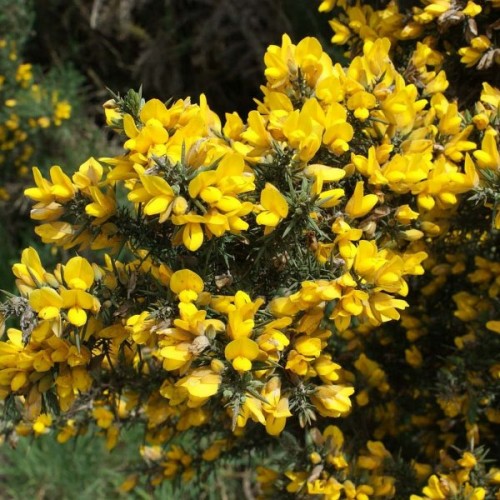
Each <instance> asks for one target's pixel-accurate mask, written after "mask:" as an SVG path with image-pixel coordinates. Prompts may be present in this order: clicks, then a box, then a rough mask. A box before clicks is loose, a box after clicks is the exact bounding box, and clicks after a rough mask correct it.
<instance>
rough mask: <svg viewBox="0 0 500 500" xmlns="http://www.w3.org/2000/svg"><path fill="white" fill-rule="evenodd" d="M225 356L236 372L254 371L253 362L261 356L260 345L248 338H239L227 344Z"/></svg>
mask: <svg viewBox="0 0 500 500" xmlns="http://www.w3.org/2000/svg"><path fill="white" fill-rule="evenodd" d="M224 354H225V356H226V359H227V360H228V361H232V363H233V368H234V369H235V370H236V371H239V372H245V371H248V370H251V369H252V361H254V360H255V359H256V358H257V357H258V355H259V345H258V344H257V343H256V342H255V341H254V340H252V339H249V338H248V337H238V338H237V339H235V340H233V341H231V342H229V344H227V346H226V348H225V351H224Z"/></svg>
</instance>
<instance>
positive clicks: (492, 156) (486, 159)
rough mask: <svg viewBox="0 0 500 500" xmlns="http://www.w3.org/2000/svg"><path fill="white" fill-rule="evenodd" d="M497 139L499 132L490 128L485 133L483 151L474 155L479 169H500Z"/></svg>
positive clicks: (482, 144) (482, 143) (479, 150)
mask: <svg viewBox="0 0 500 500" xmlns="http://www.w3.org/2000/svg"><path fill="white" fill-rule="evenodd" d="M497 138H498V132H496V131H495V130H494V129H492V128H489V129H488V130H486V132H485V133H484V137H483V140H482V142H481V149H478V150H477V151H474V153H472V154H473V155H474V157H475V158H476V160H477V164H478V165H479V167H481V168H489V169H492V170H496V169H498V168H500V154H499V152H498V145H497Z"/></svg>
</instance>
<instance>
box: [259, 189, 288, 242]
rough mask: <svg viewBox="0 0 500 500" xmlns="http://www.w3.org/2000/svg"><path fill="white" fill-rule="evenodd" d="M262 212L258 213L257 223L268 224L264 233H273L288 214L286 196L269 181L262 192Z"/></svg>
mask: <svg viewBox="0 0 500 500" xmlns="http://www.w3.org/2000/svg"><path fill="white" fill-rule="evenodd" d="M260 206H261V212H260V213H259V214H258V215H257V218H256V221H257V224H260V225H262V226H266V228H265V230H264V234H269V233H271V232H272V231H273V230H274V228H275V227H276V226H277V225H278V224H279V223H280V221H281V220H283V219H284V218H286V217H287V215H288V203H287V201H286V199H285V197H284V196H283V195H282V194H281V193H280V192H279V191H278V189H277V188H275V187H274V186H273V185H272V184H270V183H269V182H267V183H266V187H265V188H264V189H263V190H262V192H261V193H260Z"/></svg>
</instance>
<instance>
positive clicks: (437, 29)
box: [319, 0, 500, 88]
mask: <svg viewBox="0 0 500 500" xmlns="http://www.w3.org/2000/svg"><path fill="white" fill-rule="evenodd" d="M383 5H384V6H383V7H380V8H377V7H376V6H374V5H373V2H371V3H370V2H363V1H359V2H341V1H328V2H325V1H324V2H322V3H321V5H320V6H319V10H320V11H321V12H329V11H331V10H332V9H333V8H334V7H337V8H338V9H337V10H335V11H334V14H335V17H334V18H333V19H332V20H331V21H330V26H331V28H332V30H333V31H334V35H333V37H332V42H333V43H334V44H338V45H348V47H349V51H348V52H347V55H348V56H350V57H352V56H353V55H355V54H356V53H358V52H359V50H360V47H361V46H362V43H364V42H366V41H375V40H377V39H379V38H384V37H387V38H389V39H390V40H391V43H392V44H393V45H394V46H396V45H397V44H400V48H401V50H400V52H401V54H400V55H402V56H403V57H405V56H404V55H403V53H404V54H407V52H408V50H407V47H406V46H405V48H404V49H403V48H402V47H403V44H408V42H409V41H417V42H416V46H415V45H413V51H414V53H413V56H412V58H411V59H410V64H409V65H408V70H407V72H408V75H409V76H410V74H411V72H414V71H415V70H416V71H417V75H419V76H418V77H417V78H419V79H421V80H422V82H423V83H424V84H428V83H429V82H427V81H426V79H428V78H429V74H428V72H427V71H425V70H424V77H423V78H422V70H421V68H419V66H418V65H417V64H415V58H417V59H418V60H420V61H422V65H430V66H433V67H435V68H437V72H436V70H435V71H433V72H430V73H431V74H432V75H434V76H431V77H430V78H431V79H432V80H433V84H432V85H431V88H434V87H437V86H439V87H441V88H442V87H443V86H444V85H445V79H446V78H445V76H444V72H441V71H439V69H441V68H442V67H443V63H444V58H445V57H446V58H447V62H448V63H449V62H450V59H451V57H457V59H460V62H461V63H462V64H463V65H465V67H467V68H473V67H474V68H476V69H477V70H478V71H487V70H490V71H491V74H490V75H485V76H484V78H487V79H490V81H494V75H495V68H496V67H497V66H498V65H499V64H500V51H499V48H498V37H497V36H496V35H495V33H494V29H495V28H493V26H495V21H496V17H495V16H498V9H500V4H499V3H498V2H497V1H488V0H475V1H472V0H468V1H465V0H464V1H453V0H419V1H416V2H413V3H412V5H413V6H411V7H410V6H409V5H408V4H407V2H404V1H398V0H391V1H389V2H384V3H383ZM396 57H398V56H396ZM422 57H425V58H426V59H427V60H422ZM414 77H415V76H412V78H414ZM457 83H458V82H457Z"/></svg>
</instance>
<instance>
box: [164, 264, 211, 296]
mask: <svg viewBox="0 0 500 500" xmlns="http://www.w3.org/2000/svg"><path fill="white" fill-rule="evenodd" d="M169 286H170V290H172V292H174V293H175V294H177V295H179V299H180V300H181V301H182V302H190V301H194V300H196V299H197V298H198V295H199V294H200V293H201V292H202V291H203V288H204V284H203V280H202V279H201V278H200V277H199V276H198V275H197V274H196V273H194V272H193V271H190V270H189V269H181V270H180V271H176V272H175V273H174V274H172V276H171V277H170V283H169Z"/></svg>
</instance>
